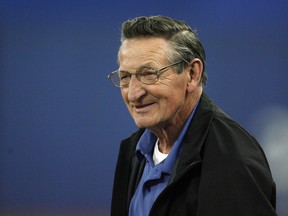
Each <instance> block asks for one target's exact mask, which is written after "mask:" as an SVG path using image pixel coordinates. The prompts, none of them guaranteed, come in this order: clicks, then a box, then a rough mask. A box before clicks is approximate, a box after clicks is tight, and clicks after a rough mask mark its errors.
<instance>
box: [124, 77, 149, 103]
mask: <svg viewBox="0 0 288 216" xmlns="http://www.w3.org/2000/svg"><path fill="white" fill-rule="evenodd" d="M145 94H146V90H145V88H143V83H142V82H141V81H140V80H138V79H137V77H136V76H135V75H134V76H131V79H130V83H129V86H128V100H129V101H130V102H135V101H137V100H139V99H140V98H141V97H142V96H144V95H145Z"/></svg>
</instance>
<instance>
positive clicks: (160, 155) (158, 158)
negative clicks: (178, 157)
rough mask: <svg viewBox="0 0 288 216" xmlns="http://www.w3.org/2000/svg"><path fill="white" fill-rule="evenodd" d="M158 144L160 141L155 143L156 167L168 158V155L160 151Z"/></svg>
mask: <svg viewBox="0 0 288 216" xmlns="http://www.w3.org/2000/svg"><path fill="white" fill-rule="evenodd" d="M158 142H159V139H157V141H156V143H155V146H154V152H153V162H154V164H155V165H157V164H159V163H161V162H162V161H163V160H165V158H166V157H167V156H168V154H163V153H162V152H160V151H159V146H158Z"/></svg>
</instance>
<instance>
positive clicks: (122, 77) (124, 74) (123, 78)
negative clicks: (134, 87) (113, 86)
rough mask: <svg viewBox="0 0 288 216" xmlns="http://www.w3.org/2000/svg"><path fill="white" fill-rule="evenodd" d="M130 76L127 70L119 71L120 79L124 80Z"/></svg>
mask: <svg viewBox="0 0 288 216" xmlns="http://www.w3.org/2000/svg"><path fill="white" fill-rule="evenodd" d="M130 77H131V74H130V73H127V72H120V73H119V79H120V80H121V81H123V80H124V81H125V80H129V79H130Z"/></svg>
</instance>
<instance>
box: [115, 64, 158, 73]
mask: <svg viewBox="0 0 288 216" xmlns="http://www.w3.org/2000/svg"><path fill="white" fill-rule="evenodd" d="M142 69H152V70H157V69H155V68H153V67H151V66H150V65H143V66H141V67H139V68H137V69H136V70H135V73H137V72H138V71H140V70H142ZM118 72H121V73H131V72H129V71H127V70H120V69H118Z"/></svg>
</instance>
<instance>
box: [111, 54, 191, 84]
mask: <svg viewBox="0 0 288 216" xmlns="http://www.w3.org/2000/svg"><path fill="white" fill-rule="evenodd" d="M182 62H186V63H187V64H189V63H188V62H187V61H186V60H184V59H182V60H180V61H177V62H174V63H172V64H169V65H166V66H164V67H161V68H159V69H153V70H154V73H155V75H157V77H156V79H155V81H153V82H152V83H145V82H143V81H142V80H141V74H140V72H139V71H136V72H135V73H130V72H127V74H129V75H130V80H131V76H132V75H135V76H136V78H137V79H138V80H139V81H140V82H142V83H143V84H146V85H153V84H155V83H156V82H157V81H158V80H159V78H160V75H161V74H163V73H164V72H166V71H165V70H166V69H167V68H169V67H173V66H175V65H177V64H180V63H182ZM151 69H152V68H151ZM119 72H120V71H119V69H118V70H116V71H113V72H111V73H110V74H109V75H108V78H109V79H110V80H111V82H112V84H113V85H114V86H116V87H120V88H122V87H128V86H129V83H130V80H129V82H128V83H127V84H124V85H121V84H120V82H121V80H120V78H119V81H120V82H119V85H118V84H116V83H115V82H113V76H115V75H116V74H117V75H118V77H120V76H119ZM161 72H162V73H161Z"/></svg>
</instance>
